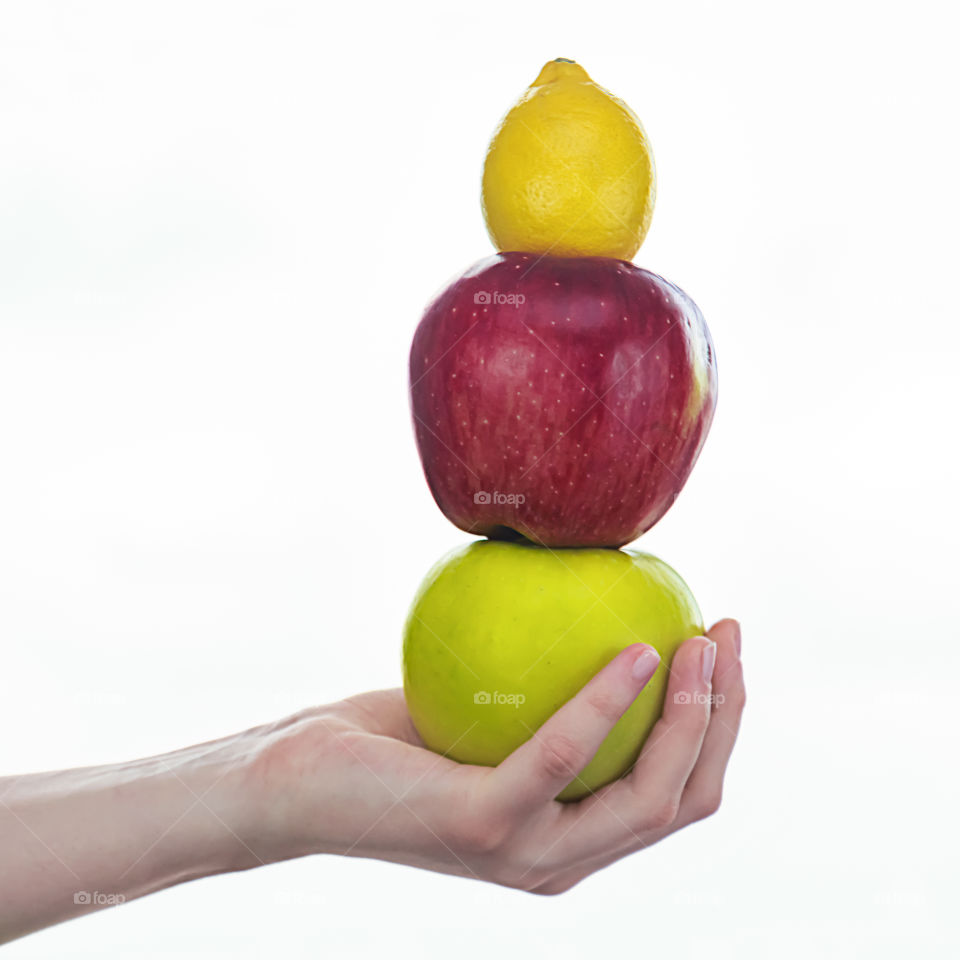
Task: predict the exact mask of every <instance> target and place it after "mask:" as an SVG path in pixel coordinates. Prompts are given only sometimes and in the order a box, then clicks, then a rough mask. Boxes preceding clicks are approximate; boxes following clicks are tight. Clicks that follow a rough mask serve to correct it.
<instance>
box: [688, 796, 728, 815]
mask: <svg viewBox="0 0 960 960" xmlns="http://www.w3.org/2000/svg"><path fill="white" fill-rule="evenodd" d="M722 801H723V790H722V789H714V790H711V791H710V792H708V793H705V794H704V795H703V796H702V797H698V798H697V801H696V802H695V803H694V805H693V818H694V819H695V820H706V818H707V817H712V816H713V815H714V814H715V813H716V812H717V811H718V810H719V809H720V804H721V802H722Z"/></svg>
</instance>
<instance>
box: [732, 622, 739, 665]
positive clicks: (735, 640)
mask: <svg viewBox="0 0 960 960" xmlns="http://www.w3.org/2000/svg"><path fill="white" fill-rule="evenodd" d="M733 623H734V627H733V645H734V646H735V647H736V648H737V656H738V657H739V656H740V623H739V622H738V621H737V620H734V621H733Z"/></svg>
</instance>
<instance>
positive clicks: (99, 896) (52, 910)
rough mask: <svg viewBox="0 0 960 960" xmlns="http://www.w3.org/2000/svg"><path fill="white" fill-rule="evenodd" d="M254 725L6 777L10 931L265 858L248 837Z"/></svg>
mask: <svg viewBox="0 0 960 960" xmlns="http://www.w3.org/2000/svg"><path fill="white" fill-rule="evenodd" d="M250 754H251V745H250V743H249V742H248V741H247V739H246V738H245V736H244V735H241V736H239V737H231V738H228V739H226V740H221V741H216V742H214V743H209V744H202V745H200V746H197V747H190V748H188V749H186V750H181V751H177V752H175V753H171V754H166V755H163V756H159V757H151V758H148V759H146V760H137V761H133V762H131V763H124V764H116V765H110V766H103V767H86V768H82V769H77V770H65V771H58V772H56V773H40V774H30V775H26V776H22V777H8V778H4V779H0V942H5V941H7V940H12V939H15V938H16V937H19V936H23V935H25V934H27V933H30V932H32V931H34V930H38V929H40V928H41V927H45V926H49V925H50V924H53V923H58V922H60V921H62V920H66V919H68V918H70V917H75V916H79V915H80V914H83V913H89V912H91V911H93V910H96V909H100V908H102V907H104V906H108V905H110V904H113V903H119V902H123V901H125V900H131V899H133V898H135V897H140V896H143V895H144V894H147V893H152V892H153V891H155V890H160V889H162V888H164V887H169V886H172V885H173V884H176V883H181V882H184V881H186V880H192V879H195V878H197V877H202V876H207V875H210V874H215V873H222V872H224V871H228V870H238V869H243V868H246V867H250V866H255V865H256V864H258V863H259V862H261V861H260V860H259V858H258V856H257V854H256V853H254V852H253V851H252V850H251V849H250V847H249V844H248V840H247V839H245V834H246V833H247V825H246V824H247V819H248V818H247V814H246V812H245V805H244V794H245V791H246V790H247V789H248V787H249V784H248V781H247V776H248V775H247V771H248V769H249V765H250V764H249V760H250Z"/></svg>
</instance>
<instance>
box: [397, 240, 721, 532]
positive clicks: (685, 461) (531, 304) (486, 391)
mask: <svg viewBox="0 0 960 960" xmlns="http://www.w3.org/2000/svg"><path fill="white" fill-rule="evenodd" d="M484 295H486V296H487V297H489V299H491V300H494V299H495V298H496V296H499V297H502V298H506V299H507V300H508V301H509V299H510V298H511V297H512V298H513V302H501V303H496V302H490V303H484V302H478V301H483V300H484ZM520 298H522V301H521V300H520ZM410 396H411V408H412V412H413V423H414V431H415V433H416V440H417V447H418V449H419V451H420V458H421V461H422V463H423V468H424V472H425V474H426V477H427V483H428V484H429V486H430V490H431V492H432V493H433V496H434V499H435V500H436V501H437V504H438V506H439V507H440V509H441V510H442V511H443V513H444V514H445V515H446V516H447V518H448V519H449V520H451V521H452V522H453V523H454V524H456V525H457V526H458V527H460V529H461V530H466V531H468V532H470V533H474V534H481V535H484V536H490V537H507V538H510V537H511V536H515V533H514V531H515V532H516V533H519V534H522V535H523V536H525V537H527V538H528V539H530V540H533V541H534V542H537V543H541V544H544V545H547V546H555V547H565V546H578V547H584V546H621V545H623V544H625V543H629V542H630V541H631V540H634V539H635V538H636V537H638V536H640V534H642V533H643V532H644V531H646V530H649V529H650V527H652V526H653V525H654V524H655V523H656V522H657V521H658V520H659V519H660V518H661V517H662V516H663V515H664V514H665V513H666V512H667V510H668V509H669V508H670V506H671V504H672V503H673V501H674V499H675V498H676V496H677V494H678V493H679V491H680V489H681V488H682V487H683V485H684V483H685V482H686V480H687V477H688V476H689V475H690V471H691V469H692V468H693V465H694V463H695V462H696V459H697V457H698V455H699V453H700V450H701V448H702V446H703V443H704V441H705V440H706V437H707V432H708V431H709V429H710V423H711V421H712V419H713V412H714V407H715V406H716V398H717V369H716V361H715V357H714V350H713V344H712V342H711V339H710V333H709V331H708V329H707V326H706V324H705V322H704V319H703V316H702V314H701V313H700V310H699V309H698V308H697V306H696V304H695V303H694V302H693V301H692V300H691V299H690V298H689V297H688V296H687V295H686V294H685V293H684V292H683V291H682V290H680V289H679V288H678V287H676V286H674V285H673V284H672V283H669V282H667V281H666V280H664V279H663V278H662V277H658V276H657V275H656V274H653V273H649V272H648V271H646V270H642V269H640V268H639V267H636V266H634V265H633V264H632V263H626V262H625V261H622V260H610V259H606V258H602V257H575V258H556V257H536V256H534V255H532V254H526V253H503V254H499V255H497V256H494V257H490V258H489V259H487V260H483V261H481V262H480V263H478V264H476V265H475V266H474V267H473V268H471V269H470V270H469V271H467V273H465V274H464V275H463V276H462V277H460V278H459V279H458V280H456V281H454V282H453V283H452V284H451V285H450V286H449V287H447V289H446V290H444V291H443V292H442V293H441V294H440V295H439V296H438V297H437V298H436V299H435V300H434V301H433V303H431V304H430V306H429V307H428V308H427V310H426V313H425V314H424V316H423V319H422V320H421V322H420V325H419V326H418V328H417V331H416V334H415V335H414V338H413V346H412V349H411V351H410ZM483 494H487V495H489V496H488V500H489V502H483V501H484V499H485V498H484V496H483ZM498 499H499V501H500V502H497V501H498Z"/></svg>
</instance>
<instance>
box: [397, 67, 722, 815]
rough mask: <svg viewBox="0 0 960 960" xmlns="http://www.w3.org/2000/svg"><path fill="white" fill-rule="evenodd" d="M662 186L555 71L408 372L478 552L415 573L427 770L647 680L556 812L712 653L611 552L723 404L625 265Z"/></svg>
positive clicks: (652, 563) (505, 745)
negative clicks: (688, 665) (677, 659)
mask: <svg viewBox="0 0 960 960" xmlns="http://www.w3.org/2000/svg"><path fill="white" fill-rule="evenodd" d="M654 196H655V173H654V166H653V159H652V156H651V153H650V148H649V144H648V142H647V138H646V134H645V133H644V131H643V128H642V127H641V125H640V122H639V121H638V120H637V118H636V116H635V115H634V113H633V112H632V111H631V110H630V108H629V107H628V106H627V105H626V104H625V103H623V102H622V101H620V100H618V99H617V98H615V97H613V96H612V95H611V94H610V93H608V92H607V91H606V90H604V89H603V88H602V87H599V86H598V85H597V84H595V83H593V82H592V81H591V79H590V77H589V76H588V75H587V73H586V72H585V71H584V70H583V68H582V67H580V66H578V65H577V64H576V63H574V62H573V61H571V60H563V59H561V60H554V61H552V62H550V63H548V64H547V65H546V66H545V67H544V68H543V70H542V71H541V73H540V75H539V76H538V77H537V79H536V81H535V82H534V84H533V86H532V87H531V88H530V89H529V90H528V91H527V92H526V93H525V94H524V96H523V97H522V98H521V99H520V101H519V102H518V103H517V104H516V106H514V107H513V109H512V110H511V111H510V112H509V113H508V114H507V116H506V117H505V118H504V120H503V121H502V123H501V124H500V127H499V128H498V129H497V131H496V133H495V134H494V137H493V140H492V142H491V144H490V149H489V151H488V154H487V159H486V164H485V167H484V174H483V209H484V216H485V218H486V222H487V228H488V230H489V232H490V236H491V238H492V239H493V241H494V244H495V245H496V247H497V249H498V250H500V251H504V252H501V253H499V254H498V255H496V256H493V257H490V258H489V259H487V260H483V261H481V262H480V263H478V264H476V265H475V266H473V267H471V268H470V269H469V270H468V271H467V272H466V273H465V274H463V276H462V277H460V278H459V279H458V280H456V281H455V282H454V283H453V284H451V285H450V286H449V287H448V288H447V289H446V290H444V291H443V292H442V293H441V294H440V295H439V296H438V297H437V298H436V299H435V300H434V301H433V303H432V304H430V306H429V307H428V308H427V311H426V313H425V314H424V317H423V319H422V321H421V323H420V325H419V327H418V328H417V331H416V334H415V336H414V340H413V347H412V350H411V353H410V393H411V404H412V410H413V418H414V428H415V431H416V438H417V445H418V448H419V450H420V457H421V459H422V461H423V468H424V472H425V474H426V477H427V482H428V483H429V485H430V490H431V492H432V493H433V496H434V498H435V500H436V501H437V505H438V506H439V507H440V509H441V510H442V511H443V513H444V514H445V515H446V516H447V517H448V518H449V519H450V520H451V521H452V522H453V523H454V524H456V525H457V526H458V527H460V529H462V530H466V531H468V532H471V533H475V534H478V535H481V536H484V537H487V538H489V539H486V540H480V541H475V542H473V543H471V544H470V545H469V546H467V547H465V548H461V549H459V550H457V551H455V552H454V553H453V554H451V555H450V556H448V557H447V558H445V559H444V560H442V561H441V562H440V563H439V564H438V565H437V567H435V568H434V569H433V570H432V571H431V572H430V574H429V575H428V576H427V578H426V580H425V581H424V583H423V585H422V586H421V588H420V590H419V592H418V595H417V597H416V599H415V601H414V604H413V608H412V609H411V611H410V616H409V618H408V621H407V624H406V628H405V634H404V689H405V693H406V699H407V705H408V707H409V710H410V714H411V717H412V718H413V721H414V724H415V725H416V727H417V730H418V731H419V733H420V735H421V737H422V738H423V740H424V742H425V743H426V744H427V746H429V747H430V748H431V749H433V750H436V751H438V752H441V753H444V754H446V755H447V756H450V757H452V758H453V759H455V760H459V761H461V762H465V763H478V764H486V765H494V764H497V763H499V762H500V761H501V760H502V759H503V758H504V757H505V756H506V755H507V754H508V753H510V752H511V751H512V750H513V749H515V748H516V747H517V746H519V745H520V744H521V743H522V742H524V741H525V740H527V739H529V738H530V737H531V736H532V735H533V734H534V733H535V732H536V730H537V728H538V727H539V726H540V725H541V724H542V723H543V722H544V721H545V720H546V719H547V718H548V717H549V716H550V715H551V714H552V713H553V712H554V711H556V710H557V709H558V708H559V707H560V706H561V705H562V704H563V703H564V702H566V701H567V700H569V699H570V697H572V696H573V695H574V694H575V693H576V692H577V691H578V690H579V689H580V687H582V686H583V684H584V683H586V681H587V680H588V679H589V678H590V676H592V675H593V674H594V673H595V672H597V671H598V670H599V669H600V668H601V667H602V666H603V665H604V664H605V663H607V662H608V661H609V660H610V659H612V657H613V656H614V655H616V653H618V652H619V651H620V650H622V649H623V648H624V647H626V646H629V645H630V644H632V643H637V642H644V643H649V644H651V645H652V646H654V647H656V649H657V650H658V651H659V653H660V655H661V664H660V667H659V668H658V670H657V673H656V675H655V676H654V678H653V679H652V680H651V681H650V683H649V684H648V685H647V687H646V688H645V690H644V691H643V693H642V694H641V695H640V697H639V698H638V699H637V700H636V702H635V703H634V704H633V705H632V706H631V708H630V709H629V710H628V711H627V713H626V714H625V715H624V716H623V718H622V719H621V720H620V721H619V723H618V724H617V726H616V727H615V728H614V730H613V732H612V733H611V734H610V736H609V737H608V738H607V740H606V741H605V742H604V744H603V747H602V748H601V749H600V751H599V752H598V754H597V755H596V756H595V758H594V759H593V761H592V762H591V763H590V765H589V766H588V767H587V768H586V769H585V770H584V771H583V773H582V774H581V775H580V776H579V777H578V778H576V780H574V781H573V783H571V784H570V786H568V787H567V788H566V789H565V790H564V791H563V792H562V793H561V794H560V799H563V800H573V799H578V798H580V797H582V796H584V795H586V794H587V793H589V792H591V791H592V790H595V789H597V788H598V787H599V786H601V785H603V784H605V783H608V782H610V781H611V780H613V779H615V778H617V777H619V776H621V775H622V774H623V773H625V772H626V771H627V770H628V769H629V768H630V767H631V766H632V764H633V762H634V761H635V760H636V757H637V755H638V753H639V751H640V747H641V746H642V744H643V741H644V739H645V738H646V736H647V734H648V733H649V732H650V730H651V729H652V727H653V725H654V723H655V722H656V720H657V718H658V717H659V715H660V711H661V709H662V706H663V697H664V691H665V687H666V673H667V670H668V668H669V663H670V660H671V658H672V656H673V653H674V652H675V650H676V649H677V647H679V646H680V644H681V643H682V642H683V641H684V640H686V639H687V638H689V637H692V636H696V635H697V634H701V633H703V624H702V622H701V616H700V611H699V609H698V608H697V604H696V602H695V601H694V599H693V597H692V596H691V594H690V591H689V590H688V588H687V586H686V584H685V583H684V582H683V580H682V579H681V578H680V577H679V576H678V575H677V573H676V572H674V571H673V570H672V569H671V568H670V567H668V566H667V565H666V564H665V563H663V562H662V561H661V560H659V559H657V558H656V557H653V556H650V555H649V554H644V553H638V552H634V551H625V550H620V549H618V548H620V547H622V546H623V545H624V544H626V543H628V542H630V541H631V540H634V539H635V538H636V537H638V536H640V534H642V533H643V532H644V531H646V530H648V529H649V528H650V527H652V526H653V524H655V523H656V522H657V521H658V520H659V519H660V518H661V517H662V516H663V515H664V514H665V513H666V511H667V510H668V509H669V508H670V506H671V505H672V503H673V501H674V499H675V498H676V496H677V494H678V492H679V491H680V489H681V487H682V486H683V484H684V483H685V482H686V479H687V477H688V476H689V474H690V471H691V469H692V468H693V465H694V463H695V461H696V459H697V456H698V455H699V453H700V449H701V447H702V446H703V443H704V440H705V439H706V435H707V431H708V430H709V428H710V422H711V420H712V418H713V411H714V406H715V404H716V390H717V376H716V365H715V361H714V355H713V347H712V344H711V341H710V334H709V331H708V330H707V327H706V325H705V323H704V320H703V317H702V315H701V313H700V311H699V310H698V309H697V306H696V304H694V303H693V301H692V300H691V299H690V298H689V297H688V296H687V295H686V294H685V293H684V292H683V291H682V290H680V289H679V288H677V287H675V286H674V285H673V284H671V283H668V282H667V281H666V280H664V279H663V278H661V277H658V276H656V275H655V274H652V273H648V272H647V271H646V270H642V269H640V268H639V267H636V266H634V264H633V263H631V262H630V261H631V259H632V257H633V256H634V255H635V254H636V252H637V250H638V249H639V247H640V244H641V243H642V242H643V238H644V236H645V235H646V232H647V228H648V227H649V225H650V219H651V216H652V213H653V203H654Z"/></svg>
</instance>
